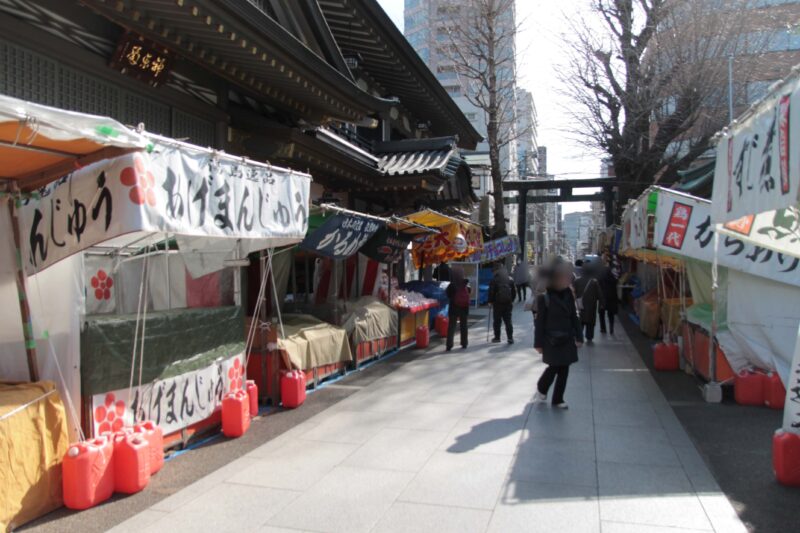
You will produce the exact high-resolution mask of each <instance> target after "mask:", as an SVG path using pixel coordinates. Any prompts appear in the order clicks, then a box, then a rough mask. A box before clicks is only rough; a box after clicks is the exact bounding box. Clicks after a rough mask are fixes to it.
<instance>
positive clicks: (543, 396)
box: [533, 390, 547, 404]
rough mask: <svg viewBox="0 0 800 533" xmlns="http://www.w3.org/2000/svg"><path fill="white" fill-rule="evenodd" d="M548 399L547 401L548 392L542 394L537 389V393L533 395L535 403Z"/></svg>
mask: <svg viewBox="0 0 800 533" xmlns="http://www.w3.org/2000/svg"><path fill="white" fill-rule="evenodd" d="M546 401H547V395H546V394H542V393H541V392H539V391H538V390H537V391H536V394H534V395H533V403H535V404H536V403H544V402H546Z"/></svg>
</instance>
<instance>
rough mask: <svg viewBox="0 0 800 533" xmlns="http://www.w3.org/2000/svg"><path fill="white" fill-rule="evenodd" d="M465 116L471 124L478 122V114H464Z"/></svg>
mask: <svg viewBox="0 0 800 533" xmlns="http://www.w3.org/2000/svg"><path fill="white" fill-rule="evenodd" d="M464 115H465V116H466V117H467V120H469V121H470V122H475V121H476V120H478V114H477V113H464Z"/></svg>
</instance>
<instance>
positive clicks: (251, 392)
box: [246, 379, 258, 417]
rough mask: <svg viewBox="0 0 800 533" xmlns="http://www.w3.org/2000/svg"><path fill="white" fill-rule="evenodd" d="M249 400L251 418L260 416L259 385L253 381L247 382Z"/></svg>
mask: <svg viewBox="0 0 800 533" xmlns="http://www.w3.org/2000/svg"><path fill="white" fill-rule="evenodd" d="M246 387H247V398H248V400H249V402H250V416H251V417H254V416H256V415H257V414H258V385H256V382H255V381H253V380H252V379H248V380H247V384H246Z"/></svg>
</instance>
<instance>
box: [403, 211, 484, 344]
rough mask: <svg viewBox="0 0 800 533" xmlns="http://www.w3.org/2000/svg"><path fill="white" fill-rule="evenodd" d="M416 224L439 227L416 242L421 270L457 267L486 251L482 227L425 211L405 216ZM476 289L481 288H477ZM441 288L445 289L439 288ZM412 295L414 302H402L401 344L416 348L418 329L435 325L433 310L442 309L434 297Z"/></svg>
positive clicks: (413, 250)
mask: <svg viewBox="0 0 800 533" xmlns="http://www.w3.org/2000/svg"><path fill="white" fill-rule="evenodd" d="M404 218H405V219H406V220H408V221H410V222H413V223H415V224H420V225H422V226H426V227H429V228H436V229H437V230H438V233H435V234H431V235H428V236H427V237H425V238H424V239H421V240H415V241H414V242H413V244H412V248H411V255H412V259H413V262H414V266H415V267H416V268H418V269H425V268H432V267H434V266H437V265H440V264H442V263H450V264H456V263H458V262H459V261H461V260H463V259H465V258H467V257H470V256H472V255H473V254H475V253H479V252H480V251H481V250H482V249H483V234H482V232H481V227H480V226H479V225H476V224H473V223H471V222H467V221H465V220H461V219H459V218H456V217H451V216H449V215H445V214H442V213H439V212H437V211H433V210H431V209H425V210H422V211H419V212H417V213H412V214H410V215H406V216H405V217H404ZM474 286H477V284H476V285H474ZM439 289H441V287H439ZM421 296H423V298H417V297H415V296H409V297H408V298H405V300H409V299H411V300H412V302H411V303H406V302H400V306H399V307H398V309H399V310H400V344H401V346H402V345H412V344H414V342H415V332H416V329H417V328H419V327H421V326H428V327H429V325H430V324H431V323H432V318H431V312H430V310H431V309H433V308H435V307H438V305H439V302H438V301H437V300H435V299H434V298H427V297H424V295H421Z"/></svg>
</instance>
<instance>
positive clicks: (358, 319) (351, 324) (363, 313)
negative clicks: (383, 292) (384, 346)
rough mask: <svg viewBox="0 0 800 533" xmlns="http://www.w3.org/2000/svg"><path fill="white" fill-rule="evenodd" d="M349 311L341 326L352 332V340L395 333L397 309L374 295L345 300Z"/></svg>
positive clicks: (368, 339) (355, 341) (367, 339)
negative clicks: (353, 300)
mask: <svg viewBox="0 0 800 533" xmlns="http://www.w3.org/2000/svg"><path fill="white" fill-rule="evenodd" d="M347 309H348V311H350V313H348V315H347V316H346V318H345V321H344V324H342V327H343V328H344V329H345V330H346V331H347V332H348V333H351V332H352V334H353V342H354V343H355V344H359V343H361V342H364V341H374V340H377V339H384V338H386V337H391V336H393V335H397V311H395V310H394V309H393V308H391V307H389V306H388V305H386V304H385V303H383V302H381V301H380V300H379V299H377V298H375V297H374V296H363V297H361V298H359V299H358V300H356V301H355V302H347Z"/></svg>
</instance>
